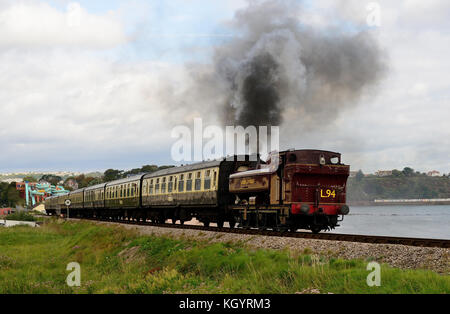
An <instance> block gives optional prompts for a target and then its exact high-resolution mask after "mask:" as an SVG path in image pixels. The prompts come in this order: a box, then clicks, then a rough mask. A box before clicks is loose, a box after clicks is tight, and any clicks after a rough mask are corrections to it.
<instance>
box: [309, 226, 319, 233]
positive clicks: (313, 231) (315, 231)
mask: <svg viewBox="0 0 450 314" xmlns="http://www.w3.org/2000/svg"><path fill="white" fill-rule="evenodd" d="M311 231H312V233H314V234H318V233H319V232H320V231H322V228H321V227H318V226H312V227H311Z"/></svg>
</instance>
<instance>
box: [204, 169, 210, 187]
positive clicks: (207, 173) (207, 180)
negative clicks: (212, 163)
mask: <svg viewBox="0 0 450 314" xmlns="http://www.w3.org/2000/svg"><path fill="white" fill-rule="evenodd" d="M203 188H204V189H205V190H209V189H210V188H211V170H206V174H205V181H204V183H203Z"/></svg>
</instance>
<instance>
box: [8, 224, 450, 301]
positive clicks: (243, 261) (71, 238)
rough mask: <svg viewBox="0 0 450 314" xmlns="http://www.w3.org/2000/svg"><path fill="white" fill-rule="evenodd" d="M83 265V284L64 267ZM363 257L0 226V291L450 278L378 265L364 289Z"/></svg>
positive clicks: (258, 289) (95, 229) (348, 284)
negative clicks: (377, 275) (70, 279)
mask: <svg viewBox="0 0 450 314" xmlns="http://www.w3.org/2000/svg"><path fill="white" fill-rule="evenodd" d="M70 262H78V263H80V265H81V287H68V286H67V285H66V282H65V281H66V276H67V275H68V274H69V273H70V271H66V266H67V264H68V263H70ZM366 267H367V261H362V260H351V261H347V260H340V259H328V258H325V257H316V256H313V255H311V252H310V251H308V250H305V252H303V253H302V254H300V253H298V254H297V253H293V252H289V251H275V250H256V249H251V248H248V247H246V246H245V245H244V244H233V243H215V244H211V243H206V242H195V241H191V240H175V239H170V238H160V237H154V236H140V235H138V234H136V233H135V232H133V231H130V230H125V229H123V228H120V227H117V226H99V225H96V224H93V223H88V222H86V223H85V222H83V223H80V222H62V221H50V222H47V223H46V224H44V226H43V227H42V228H29V227H14V228H2V229H0V293H178V292H183V293H295V292H300V291H304V290H306V289H319V290H320V291H321V292H322V293H328V292H332V293H449V292H450V276H448V275H439V274H436V273H434V272H431V271H425V270H399V269H394V268H390V267H388V266H386V265H382V270H381V287H368V286H367V284H366V278H367V275H368V274H369V271H367V270H366Z"/></svg>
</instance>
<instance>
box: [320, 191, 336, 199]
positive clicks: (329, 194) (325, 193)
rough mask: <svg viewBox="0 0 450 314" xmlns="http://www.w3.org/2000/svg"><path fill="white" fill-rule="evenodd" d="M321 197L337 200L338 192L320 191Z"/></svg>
mask: <svg viewBox="0 0 450 314" xmlns="http://www.w3.org/2000/svg"><path fill="white" fill-rule="evenodd" d="M320 197H322V198H330V197H333V198H336V191H335V190H325V191H324V190H320Z"/></svg>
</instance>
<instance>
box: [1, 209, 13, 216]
mask: <svg viewBox="0 0 450 314" xmlns="http://www.w3.org/2000/svg"><path fill="white" fill-rule="evenodd" d="M9 214H12V208H0V216H6V215H9Z"/></svg>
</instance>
